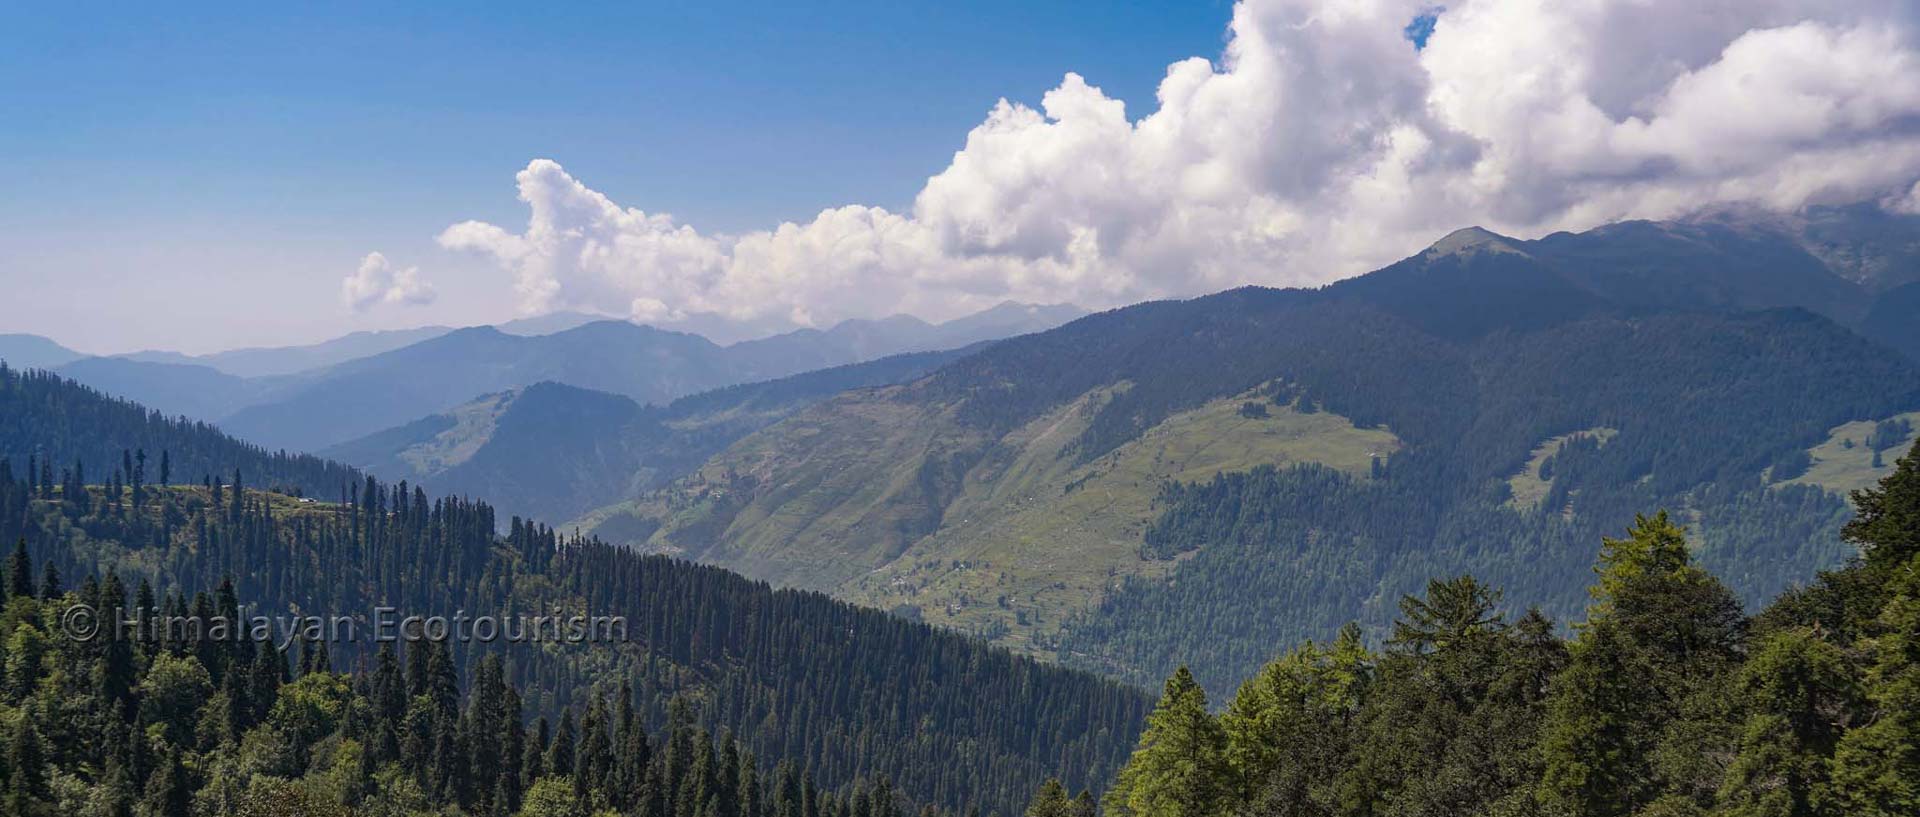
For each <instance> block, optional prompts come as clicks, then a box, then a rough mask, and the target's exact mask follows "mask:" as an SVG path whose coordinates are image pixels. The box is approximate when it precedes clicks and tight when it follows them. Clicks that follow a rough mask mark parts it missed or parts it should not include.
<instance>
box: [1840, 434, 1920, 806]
mask: <svg viewBox="0 0 1920 817" xmlns="http://www.w3.org/2000/svg"><path fill="white" fill-rule="evenodd" d="M1913 459H1914V455H1913V454H1908V455H1907V460H1906V461H1904V462H1903V463H1902V467H1906V466H1907V464H1908V463H1911V461H1912V460H1913ZM1908 509H1909V510H1920V504H1909V505H1908ZM1878 625H1879V627H1880V629H1881V633H1882V634H1881V635H1880V636H1879V637H1877V638H1875V639H1874V640H1873V647H1874V651H1875V652H1876V653H1877V654H1878V658H1877V659H1876V660H1875V662H1874V664H1873V666H1872V668H1871V669H1869V670H1868V672H1867V684H1866V694H1867V698H1868V702H1869V704H1870V709H1869V713H1868V717H1867V719H1866V723H1865V724H1864V725H1862V726H1860V727H1859V728H1857V729H1854V730H1853V731H1851V732H1848V733H1847V734H1846V736H1845V737H1843V738H1841V739H1840V743H1839V745H1838V747H1836V749H1835V751H1834V758H1833V787H1832V788H1833V795H1834V800H1835V803H1836V807H1837V809H1838V811H1839V812H1840V813H1843V814H1846V815H1849V817H1893V816H1894V815H1911V814H1920V597H1916V596H1913V595H1907V594H1902V595H1901V596H1898V597H1896V598H1895V599H1894V600H1893V601H1891V602H1889V603H1888V604H1887V607H1886V610H1885V612H1883V613H1882V614H1881V617H1880V620H1879V621H1878Z"/></svg>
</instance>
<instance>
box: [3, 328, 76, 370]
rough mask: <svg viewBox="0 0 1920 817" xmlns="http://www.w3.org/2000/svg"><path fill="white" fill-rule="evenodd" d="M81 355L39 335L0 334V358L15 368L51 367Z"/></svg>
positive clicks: (71, 360) (68, 361)
mask: <svg viewBox="0 0 1920 817" xmlns="http://www.w3.org/2000/svg"><path fill="white" fill-rule="evenodd" d="M83 357H86V355H83V354H80V353H79V352H76V351H74V350H72V349H68V348H67V347H65V346H61V345H60V344H58V343H54V342H53V341H52V340H49V339H47V338H43V337H40V336H39V335H23V334H12V335H0V360H4V361H6V362H7V365H8V366H11V367H13V368H15V369H51V368H53V367H55V366H60V365H63V364H67V363H71V362H73V361H75V360H79V359H80V358H83Z"/></svg>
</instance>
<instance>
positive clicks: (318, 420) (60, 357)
mask: <svg viewBox="0 0 1920 817" xmlns="http://www.w3.org/2000/svg"><path fill="white" fill-rule="evenodd" d="M1080 314H1083V313H1082V311H1081V310H1078V309H1076V308H1074V307H1070V306H1064V305H1059V306H1028V305H1023V304H1011V303H1009V304H1002V305H1001V306H998V307H995V308H993V309H989V310H987V311H984V312H981V313H978V314H976V315H972V316H968V317H966V318H961V319H958V320H954V321H949V322H946V323H942V324H929V323H926V322H924V321H920V320H918V319H915V318H909V317H898V316H897V317H894V318H888V319H883V320H875V321H846V322H843V323H841V324H839V325H837V326H835V327H833V328H831V329H826V330H803V331H798V332H792V333H788V334H786V335H780V336H774V337H769V338H761V339H758V340H751V341H743V342H739V343H734V344H732V345H729V346H721V345H718V344H715V343H712V342H710V341H708V340H706V339H705V338H702V337H699V336H696V335H690V334H685V333H679V332H666V331H661V330H656V329H652V328H649V327H644V326H638V325H635V324H631V323H628V322H625V321H619V320H609V319H604V318H599V317H597V316H592V315H585V314H580V313H557V314H554V315H548V316H542V317H540V318H531V319H526V320H523V321H515V322H510V323H507V324H502V325H501V326H499V327H472V328H467V329H457V330H455V329H447V328H445V327H423V328H420V329H415V330H404V331H397V332H377V333H356V334H354V335H349V336H346V337H342V338H338V339H335V340H331V341H327V342H325V343H321V344H316V345H313V346H304V347H285V348H275V349H243V350H235V351H232V352H224V353H219V354H215V355H207V356H201V357H188V356H184V355H176V354H171V353H153V352H145V353H135V354H132V355H126V356H114V357H87V356H83V355H80V354H78V353H75V352H72V351H71V350H67V349H64V348H63V347H60V346H58V344H54V343H52V342H50V341H47V340H46V339H44V338H37V337H33V336H10V337H9V338H7V339H6V340H5V342H4V344H0V359H10V358H8V357H7V356H8V355H13V356H17V357H18V358H19V360H18V361H17V362H15V363H13V365H16V366H19V367H23V368H24V367H52V368H56V369H58V370H59V371H60V372H61V373H62V374H63V375H66V376H68V377H72V378H74V379H76V380H79V381H81V382H83V383H86V384H88V385H91V386H94V387H96V388H99V389H101V390H103V391H105V392H107V393H109V394H112V395H115V396H120V397H126V398H128V399H133V400H135V401H137V402H140V403H142V404H143V405H146V406H148V407H150V408H154V409H156V410H159V411H161V412H163V413H167V414H170V415H171V414H180V415H186V416H189V417H193V418H196V419H203V420H208V421H213V422H217V423H219V424H220V425H221V427H222V428H225V429H227V430H229V431H231V432H233V433H235V434H237V435H239V436H241V437H242V438H244V439H247V440H249V441H252V442H256V443H258V444H261V445H265V446H267V447H269V448H289V449H294V450H303V451H312V450H318V449H320V448H324V447H326V446H329V445H334V444H337V443H341V442H345V441H347V440H350V439H353V438H355V437H358V436H361V435H364V434H368V433H371V432H374V431H378V430H381V429H384V428H388V427H391V426H394V425H398V424H402V423H406V422H410V421H413V420H417V419H420V418H421V417H424V416H426V415H429V414H433V413H436V412H440V411H443V410H446V409H449V408H452V407H453V406H455V405H458V404H460V403H463V402H465V401H467V400H471V399H474V398H476V397H478V396H480V395H482V394H488V393H493V392H499V391H502V390H507V389H515V388H520V387H524V386H527V385H531V384H533V383H537V382H541V381H555V382H560V383H567V384H571V385H576V386H582V387H587V388H597V389H602V390H605V391H610V392H613V393H616V394H621V395H624V396H627V397H629V398H632V399H634V400H637V401H640V402H643V403H665V402H668V401H670V400H672V399H674V398H676V397H681V396H685V395H689V394H693V393H696V392H700V391H705V390H708V389H713V388H718V387H722V386H727V385H732V384H735V383H744V382H752V381H758V380H768V379H773V378H777V377H782V376H785V375H789V374H794V373H798V372H803V371H810V370H814V369H820V368H826V367H831V366H838V365H843V364H847V363H854V362H858V361H862V360H870V359H873V358H876V357H883V356H886V355H890V354H899V353H903V352H915V351H931V350H938V349H948V348H957V347H960V346H965V345H968V344H971V343H976V342H979V341H982V340H989V339H995V338H1000V337H1006V336H1008V335H1012V334H1020V333H1023V332H1031V331H1036V330H1039V329H1044V328H1049V327H1051V326H1055V325H1058V324H1059V323H1062V322H1064V321H1066V320H1070V319H1072V318H1074V317H1077V316H1079V315H1080Z"/></svg>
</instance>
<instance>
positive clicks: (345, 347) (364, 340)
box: [116, 326, 453, 402]
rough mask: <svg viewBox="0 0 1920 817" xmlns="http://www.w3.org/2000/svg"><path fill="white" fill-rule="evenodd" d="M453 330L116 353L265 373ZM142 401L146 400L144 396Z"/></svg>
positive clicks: (243, 374)
mask: <svg viewBox="0 0 1920 817" xmlns="http://www.w3.org/2000/svg"><path fill="white" fill-rule="evenodd" d="M451 331H453V330H452V329H451V328H449V327H445V326H422V327H418V328H415V329H393V330H383V331H373V332H354V333H352V334H348V335H342V336H340V337H337V338H334V339H332V340H326V341H321V342H319V343H314V344H309V345H306V346H270V347H268V346H263V347H252V348H246V349H233V350H230V351H226V352H215V353H213V354H207V355H183V354H180V353H179V352H164V351H147V352H134V353H132V354H126V355H117V356H116V357H120V358H122V359H125V360H132V361H140V362H148V363H178V364H187V365H195V366H210V367H212V368H215V369H218V370H220V371H222V372H226V373H227V374H230V375H237V376H239V377H265V376H271V375H284V374H294V373H296V372H303V371H307V370H309V369H317V368H320V367H322V366H332V365H333V364H335V363H340V362H343V361H348V360H352V359H354V358H360V357H366V356H368V355H377V354H380V353H381V352H386V351H390V350H393V349H398V348H400V347H402V346H408V345H411V344H414V343H419V342H420V341H423V340H427V339H429V338H435V337H439V336H441V335H444V334H446V333H448V332H451ZM142 402H145V400H144V399H143V400H142Z"/></svg>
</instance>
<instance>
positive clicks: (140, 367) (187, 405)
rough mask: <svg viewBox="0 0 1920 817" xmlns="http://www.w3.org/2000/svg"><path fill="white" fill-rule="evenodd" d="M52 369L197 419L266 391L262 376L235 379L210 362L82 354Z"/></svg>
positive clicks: (223, 411) (163, 410) (164, 411)
mask: <svg viewBox="0 0 1920 817" xmlns="http://www.w3.org/2000/svg"><path fill="white" fill-rule="evenodd" d="M54 371H55V372H57V373H59V374H60V376H62V377H67V378H72V379H73V380H75V381H78V382H80V383H82V384H85V385H87V386H89V387H92V388H95V389H98V390H100V391H102V392H105V393H107V394H109V395H112V396H115V397H120V398H123V399H129V400H135V401H136V402H138V403H140V404H141V405H143V406H146V407H147V408H150V409H154V410H156V411H159V412H160V413H162V414H165V415H167V416H169V417H176V416H185V417H191V418H194V419H198V420H205V419H208V418H215V417H221V416H224V415H225V414H226V413H227V412H229V411H232V407H233V406H241V405H246V404H248V403H251V402H253V401H254V400H256V399H259V398H260V397H261V396H262V395H263V394H265V393H266V392H267V390H268V389H269V386H268V384H267V383H266V382H265V381H263V380H257V379H248V378H244V377H235V376H233V375H230V374H227V373H226V372H222V371H220V370H218V369H215V368H213V367H211V366H199V365H192V364H184V363H151V362H143V361H138V360H127V359H125V358H117V357H88V358H81V359H79V360H76V361H73V362H72V363H68V364H67V365H65V366H61V367H58V368H56V369H54ZM136 398H137V399H136Z"/></svg>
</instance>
